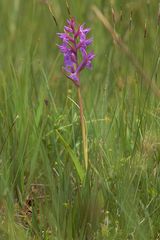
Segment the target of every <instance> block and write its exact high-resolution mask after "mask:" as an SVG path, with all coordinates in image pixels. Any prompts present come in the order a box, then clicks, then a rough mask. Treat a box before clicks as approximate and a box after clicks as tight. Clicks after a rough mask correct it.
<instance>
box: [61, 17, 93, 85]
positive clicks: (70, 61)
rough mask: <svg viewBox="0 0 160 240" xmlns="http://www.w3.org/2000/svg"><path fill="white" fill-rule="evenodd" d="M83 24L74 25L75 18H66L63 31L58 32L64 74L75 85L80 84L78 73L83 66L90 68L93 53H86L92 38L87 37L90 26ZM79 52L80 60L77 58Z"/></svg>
mask: <svg viewBox="0 0 160 240" xmlns="http://www.w3.org/2000/svg"><path fill="white" fill-rule="evenodd" d="M84 25H85V24H82V25H80V26H79V27H76V22H75V19H74V18H72V19H70V20H67V26H65V27H64V33H58V36H59V38H60V39H61V40H62V44H61V45H58V47H59V49H60V51H61V53H62V54H63V55H64V68H63V69H64V71H65V75H66V76H67V77H68V78H69V79H71V80H72V81H73V82H74V83H75V85H76V86H80V79H79V75H80V72H81V71H82V70H83V69H84V68H88V69H91V68H92V60H93V59H94V57H95V55H94V53H93V52H90V53H87V47H88V46H89V45H91V43H92V41H93V39H92V38H90V39H88V38H87V34H88V33H89V32H90V28H84ZM79 52H80V54H81V57H80V59H81V61H80V60H79V55H80V54H79Z"/></svg>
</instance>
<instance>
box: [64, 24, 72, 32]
mask: <svg viewBox="0 0 160 240" xmlns="http://www.w3.org/2000/svg"><path fill="white" fill-rule="evenodd" d="M64 30H65V31H67V32H70V33H72V32H73V29H72V28H70V27H67V26H64Z"/></svg>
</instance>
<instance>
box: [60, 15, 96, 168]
mask: <svg viewBox="0 0 160 240" xmlns="http://www.w3.org/2000/svg"><path fill="white" fill-rule="evenodd" d="M84 25H85V24H82V25H80V26H78V27H77V25H76V22H75V19H74V18H72V19H70V20H67V26H64V33H58V36H59V38H60V39H61V40H62V44H61V45H58V47H59V49H60V51H61V53H62V54H63V55H64V67H63V70H64V73H65V75H66V77H67V78H69V79H71V80H72V81H73V83H74V84H75V85H76V87H77V90H78V98H79V109H80V122H81V128H82V138H83V151H84V160H85V166H86V169H87V168H88V150H87V149H88V147H87V135H86V125H85V119H84V114H83V104H82V97H81V92H80V72H81V71H82V70H83V69H84V68H88V69H91V68H92V60H93V58H94V57H95V55H94V53H93V51H91V52H89V53H87V47H88V46H89V45H90V44H91V43H92V41H93V39H92V38H90V39H88V38H87V34H88V33H89V32H90V28H84Z"/></svg>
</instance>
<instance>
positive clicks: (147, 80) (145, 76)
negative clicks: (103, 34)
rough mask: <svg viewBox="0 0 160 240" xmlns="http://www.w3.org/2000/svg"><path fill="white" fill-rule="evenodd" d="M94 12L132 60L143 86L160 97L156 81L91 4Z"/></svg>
mask: <svg viewBox="0 0 160 240" xmlns="http://www.w3.org/2000/svg"><path fill="white" fill-rule="evenodd" d="M92 9H93V11H94V13H95V14H96V16H97V18H98V19H99V20H100V21H101V23H102V24H103V25H104V27H105V28H106V29H107V30H108V32H109V33H110V34H111V36H112V38H113V40H114V42H115V43H116V44H117V45H118V46H119V47H120V49H121V50H122V51H123V52H124V53H125V55H126V56H127V57H128V59H129V60H130V61H131V62H132V64H133V65H134V67H135V68H136V70H137V72H138V73H139V74H140V75H141V76H142V80H143V83H144V85H145V86H147V87H148V88H151V90H152V91H153V93H154V94H155V96H157V97H160V89H159V88H158V87H157V85H156V83H155V82H154V81H153V80H152V79H150V78H149V77H148V74H146V73H145V72H144V70H143V69H142V67H141V66H140V63H139V61H138V60H137V59H136V57H135V56H134V55H133V54H132V52H131V51H130V49H129V48H128V46H127V45H126V43H124V41H123V40H122V38H121V37H120V36H119V35H118V34H117V33H116V31H115V30H114V29H113V27H112V25H111V24H110V22H109V21H108V19H107V18H106V17H105V16H104V15H103V14H102V12H101V11H100V10H99V9H98V8H97V7H96V6H95V5H94V6H92Z"/></svg>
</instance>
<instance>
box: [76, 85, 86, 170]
mask: <svg viewBox="0 0 160 240" xmlns="http://www.w3.org/2000/svg"><path fill="white" fill-rule="evenodd" d="M78 99H79V111H80V123H81V129H82V140H83V154H84V161H85V167H86V170H87V168H88V143H87V134H86V126H85V119H84V113H83V102H82V96H81V90H80V87H78Z"/></svg>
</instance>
